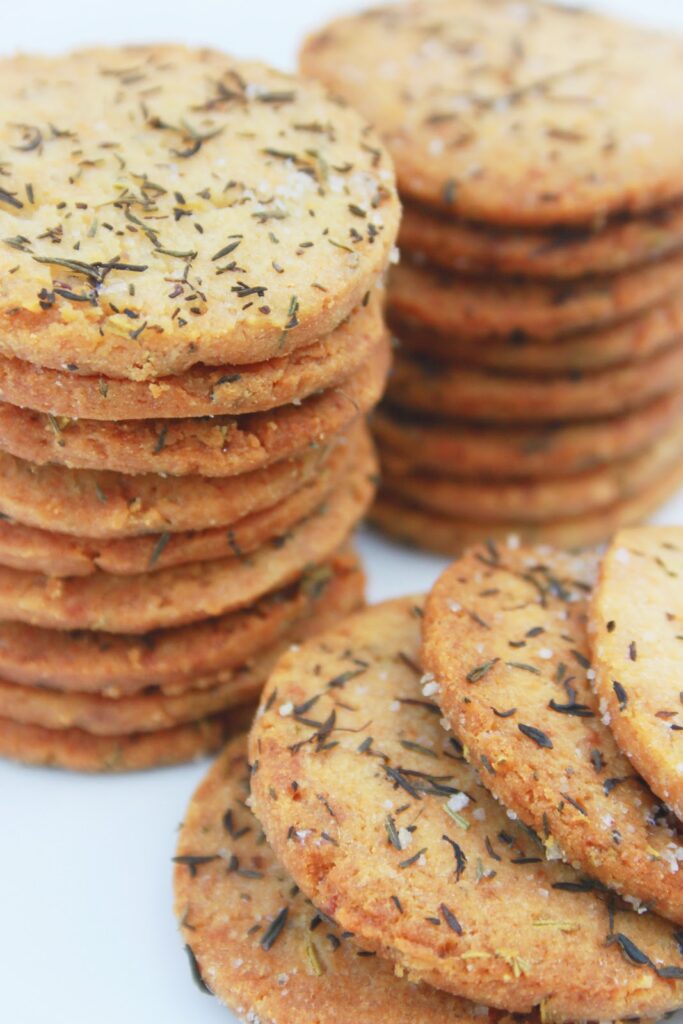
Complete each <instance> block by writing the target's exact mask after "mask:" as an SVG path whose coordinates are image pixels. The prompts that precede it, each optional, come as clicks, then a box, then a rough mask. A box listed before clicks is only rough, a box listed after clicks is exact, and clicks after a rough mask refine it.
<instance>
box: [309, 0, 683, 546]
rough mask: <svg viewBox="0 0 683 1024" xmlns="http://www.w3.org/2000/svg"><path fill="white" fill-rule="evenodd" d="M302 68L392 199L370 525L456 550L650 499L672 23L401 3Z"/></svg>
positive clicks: (341, 32)
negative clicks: (339, 105) (358, 123)
mask: <svg viewBox="0 0 683 1024" xmlns="http://www.w3.org/2000/svg"><path fill="white" fill-rule="evenodd" d="M379 54H381V55H382V56H379V57H378V55H379ZM302 66H303V68H304V70H305V71H306V72H307V73H308V74H310V75H312V76H314V77H317V78H319V79H321V80H322V81H324V82H325V83H326V84H327V85H328V86H330V87H331V88H332V90H333V91H334V92H335V93H337V94H338V95H341V96H343V97H344V98H345V99H346V100H348V101H349V102H351V103H353V104H354V105H356V106H357V107H358V109H359V110H361V111H363V113H364V114H365V115H366V116H368V117H369V119H370V120H371V121H372V122H373V123H374V124H375V126H376V127H377V128H378V130H379V131H380V132H381V134H382V135H383V137H384V139H385V142H386V143H387V145H388V147H389V150H390V152H391V153H392V156H393V157H394V160H395V162H396V166H397V174H398V179H399V188H400V190H401V193H402V196H403V199H404V201H405V216H404V220H403V225H402V230H401V234H400V245H401V250H402V260H401V264H400V266H399V267H397V268H396V270H395V271H394V272H393V274H392V279H391V282H390V288H389V320H390V324H391V327H392V328H393V331H394V333H395V336H396V343H397V356H396V365H395V372H394V375H393V378H392V380H391V383H390V386H389V390H388V395H387V400H386V403H385V405H384V407H383V408H382V410H381V413H380V414H379V415H378V416H377V417H376V420H375V423H376V436H377V439H378V442H379V446H380V455H381V461H382V463H383V476H384V485H383V489H382V492H381V495H380V499H379V502H378V504H377V505H376V506H375V509H374V512H373V516H374V519H375V521H376V522H377V524H378V525H380V526H381V527H383V528H384V529H386V530H387V531H388V532H389V533H391V534H393V535H395V536H397V537H400V538H403V539H406V540H410V541H412V542H415V543H418V544H420V545H423V546H426V547H431V548H435V549H437V550H441V551H444V552H457V551H459V550H460V549H461V548H462V546H463V545H465V544H467V543H469V542H472V541H474V540H476V539H477V538H480V537H482V536H494V537H495V536H499V535H500V536H505V535H507V534H509V533H510V532H511V531H514V532H515V533H517V534H519V535H520V536H522V537H523V538H525V539H527V540H533V541H550V542H556V543H559V544H564V545H571V546H574V545H584V544H590V543H593V542H597V541H599V540H602V539H604V538H605V537H606V536H607V535H608V534H610V533H611V532H612V531H613V530H614V529H615V528H616V527H618V526H619V525H622V524H624V523H631V522H634V521H637V520H640V519H642V518H643V517H645V516H646V515H648V514H649V513H650V512H651V511H652V510H654V509H655V508H656V507H657V506H658V505H659V504H660V503H661V502H662V501H664V500H665V499H666V498H667V496H668V495H670V494H671V493H672V492H673V491H674V489H675V488H676V487H677V486H678V485H679V484H680V483H681V480H682V479H683V468H682V461H681V460H682V455H683V419H682V411H681V410H682V405H681V399H682V397H683V394H682V393H683V255H682V249H683V202H682V200H683V108H681V105H680V103H678V101H677V99H676V97H677V96H678V95H680V91H681V88H682V87H683V42H682V41H681V40H680V39H679V38H676V37H674V36H671V35H669V36H664V35H658V34H655V33H651V32H646V31H643V30H639V29H636V28H634V27H632V26H629V25H625V24H622V23H620V22H617V21H614V20H611V19H608V18H605V17H600V16H597V15H594V14H591V13H587V12H585V11H577V10H575V9H573V8H570V7H568V6H561V5H558V6H551V5H545V4H542V3H537V2H535V0H523V2H521V3H510V2H508V0H488V2H486V3H481V2H479V0H417V2H415V3H409V4H405V5H397V6H387V7H383V8H379V9H375V10H373V11H369V12H367V13H365V14H361V15H358V16H356V17H351V18H349V19H346V20H342V21H339V22H336V23H334V24H332V25H331V26H330V27H329V28H327V29H325V30H323V31H322V32H321V33H320V34H318V35H316V36H314V37H312V38H311V39H310V40H309V41H308V42H307V44H306V45H305V47H304V50H303V54H302Z"/></svg>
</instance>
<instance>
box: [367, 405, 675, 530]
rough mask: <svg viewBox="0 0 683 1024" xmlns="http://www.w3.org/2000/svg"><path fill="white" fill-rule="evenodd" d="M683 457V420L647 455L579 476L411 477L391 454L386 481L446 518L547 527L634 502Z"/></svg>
mask: <svg viewBox="0 0 683 1024" xmlns="http://www.w3.org/2000/svg"><path fill="white" fill-rule="evenodd" d="M682 457H683V420H681V421H680V424H679V425H677V426H676V428H675V429H674V430H672V431H668V432H667V433H666V434H664V435H663V436H662V437H661V438H660V439H659V440H657V441H656V442H655V444H654V445H652V446H651V447H649V448H647V449H646V450H645V451H643V452H642V453H641V454H639V455H636V456H634V457H633V458H630V459H619V460H618V461H616V462H612V463H607V464H606V465H604V466H601V467H600V468H598V469H592V470H588V471H587V472H585V473H578V474H576V475H574V476H561V477H552V476H550V477H538V478H537V479H528V480H524V479H519V480H509V479H501V480H488V481H487V480H481V479H476V478H475V479H472V478H469V477H459V478H450V477H444V476H440V475H437V474H430V473H422V472H419V471H417V472H416V471H414V470H410V469H409V470H408V471H406V468H405V464H402V463H401V460H400V459H398V460H395V459H392V457H391V454H390V453H385V454H384V456H383V458H382V479H383V482H384V484H385V486H386V487H387V488H388V489H389V490H390V491H391V492H392V494H396V495H397V496H399V497H402V498H404V499H405V500H406V501H413V502H414V503H415V504H416V505H419V506H420V508H425V509H428V510H429V511H433V512H438V513H442V514H443V515H452V516H457V517H458V518H461V519H473V520H482V521H486V522H489V521H492V522H494V523H495V522H496V521H497V520H498V521H499V520H500V519H526V520H527V521H528V522H539V523H544V522H549V521H550V522H552V521H553V520H556V519H561V518H567V517H570V516H585V515H589V514H590V513H591V512H595V511H597V510H599V509H601V508H606V507H609V506H611V505H615V504H618V503H621V502H624V501H628V500H629V499H630V498H633V497H635V496H637V495H638V494H641V493H642V492H643V491H647V490H648V488H650V487H654V486H656V485H657V484H658V483H659V481H660V480H662V479H664V478H666V477H668V476H669V475H670V474H671V472H672V470H674V469H675V468H676V467H677V466H678V465H679V464H680V463H681V460H682Z"/></svg>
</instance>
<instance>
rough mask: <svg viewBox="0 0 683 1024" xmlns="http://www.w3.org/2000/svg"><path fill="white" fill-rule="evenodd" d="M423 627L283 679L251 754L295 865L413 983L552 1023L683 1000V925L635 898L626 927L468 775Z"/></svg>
mask: <svg viewBox="0 0 683 1024" xmlns="http://www.w3.org/2000/svg"><path fill="white" fill-rule="evenodd" d="M420 622H421V608H420V602H419V601H418V600H416V599H410V598H405V599H402V600H399V601H393V602H389V603H387V604H383V605H378V606H376V607H374V608H370V609H368V610H367V611H364V612H361V613H360V614H358V615H355V616H352V617H351V618H350V619H348V620H347V621H346V622H345V623H342V624H341V625H340V626H338V627H337V628H336V629H334V630H331V631H328V632H327V633H325V634H323V635H322V636H321V637H320V638H318V639H317V640H313V641H311V642H309V643H308V644H305V645H304V646H303V647H301V648H300V649H299V650H298V651H296V652H291V653H289V654H287V655H285V657H284V658H283V659H282V660H281V661H280V663H279V665H278V667H277V668H276V670H275V672H274V673H273V674H272V675H271V678H270V680H269V682H268V684H267V686H266V689H265V691H264V694H263V697H262V700H261V708H260V711H259V714H258V715H257V718H256V720H255V723H254V726H253V727H252V732H251V736H250V743H249V756H250V760H251V762H252V764H253V774H252V806H253V810H254V812H255V813H256V816H257V818H258V819H259V821H260V822H261V824H262V825H263V828H264V831H265V833H266V836H267V838H268V840H269V842H270V843H271V845H272V846H273V849H274V851H275V853H276V856H277V857H278V859H279V860H280V861H281V862H282V863H283V864H284V866H285V868H286V869H287V871H288V872H290V873H291V875H292V877H293V878H294V881H295V882H296V883H297V884H298V885H299V886H300V887H301V889H302V890H303V892H304V894H305V895H308V896H309V897H311V898H313V899H314V900H315V902H316V905H317V906H318V908H319V909H320V910H321V911H322V912H323V913H325V914H329V915H330V916H332V917H333V918H334V919H335V921H336V922H337V923H338V925H339V926H340V927H341V928H343V929H344V930H348V931H351V932H353V933H354V935H355V938H356V941H358V942H359V943H360V944H361V945H363V946H365V947H367V948H368V949H370V950H374V951H377V952H379V953H381V954H382V955H385V956H389V957H390V958H391V959H394V960H396V962H397V965H398V968H399V970H400V971H401V972H402V973H405V974H406V975H407V976H408V977H410V978H416V979H422V980H425V981H428V982H431V983H433V984H436V985H437V987H441V988H444V989H445V990H447V991H453V992H456V993H457V994H460V995H464V996H467V997H469V998H472V999H475V1000H477V1001H478V1002H488V1003H491V1004H492V1005H497V1006H499V1007H503V1008H505V1009H511V1010H514V1011H516V1012H523V1013H524V1012H528V1011H530V1010H531V1009H532V1008H533V1007H534V1006H537V1005H541V1007H542V1013H543V1019H545V1020H553V1021H554V1020H571V1019H602V1018H613V1017H619V1016H621V1015H622V1014H623V1015H631V1014H634V1015H637V1014H640V1013H646V1012H653V1013H657V1012H661V1011H663V1010H666V1009H668V1008H673V1007H674V1006H676V1005H678V1004H680V1001H681V996H682V995H683V984H682V982H681V981H680V980H679V981H674V980H672V979H666V978H662V977H660V976H659V975H658V974H657V971H656V967H657V966H659V967H660V969H661V968H663V967H664V966H666V967H675V968H676V974H677V975H680V974H681V967H683V958H682V956H681V952H680V949H679V948H678V946H677V944H676V942H675V941H674V936H673V926H672V925H671V924H669V923H665V922H664V921H662V920H661V919H660V918H657V917H656V916H655V915H654V914H646V915H642V916H640V915H637V914H635V913H633V909H632V908H631V907H627V908H622V907H621V905H620V904H616V905H615V906H614V908H613V910H614V916H613V917H612V918H611V916H610V912H609V910H608V906H607V904H606V903H605V901H604V900H603V899H601V898H600V894H599V893H597V892H594V891H592V890H590V889H589V887H587V886H584V885H582V884H581V881H580V876H579V875H577V874H576V873H575V872H574V871H573V870H572V869H571V868H569V867H567V866H565V865H563V864H561V863H560V862H557V861H554V862H551V861H546V860H544V859H543V850H542V845H541V844H539V842H538V841H537V840H536V839H535V837H532V836H531V835H530V834H529V833H528V832H527V831H525V830H524V829H523V828H522V827H521V826H520V824H519V823H517V822H515V821H513V820H510V818H509V817H508V815H506V813H505V811H504V810H503V809H502V808H501V807H500V806H499V804H497V803H496V801H495V800H493V798H492V797H491V796H490V794H489V793H488V791H487V790H486V789H485V788H484V786H483V785H482V783H481V780H480V779H479V777H478V776H477V774H476V772H475V771H474V770H473V769H472V768H470V767H469V766H468V765H467V764H466V763H465V761H464V760H463V758H462V748H461V747H460V745H459V744H458V742H457V740H455V738H454V737H453V735H452V734H451V733H449V732H447V731H445V730H444V728H443V726H442V724H441V720H440V712H439V710H438V707H437V706H436V705H435V704H434V703H433V701H432V699H431V694H432V690H431V688H430V687H429V684H428V682H427V681H425V682H423V683H421V677H422V670H421V668H420V665H419V662H418V658H419V653H420ZM465 797H467V805H466V807H465V808H463V806H462V805H463V800H464V798H465ZM577 889H578V891H575V890H577ZM617 936H621V939H620V938H617ZM624 942H625V943H626V944H627V948H630V943H633V944H634V946H635V947H636V948H637V949H639V950H640V951H641V956H647V957H649V958H650V964H651V965H652V966H649V965H648V966H644V965H643V966H640V967H637V966H636V965H635V964H634V963H633V962H632V960H630V959H629V958H628V957H627V956H625V955H624V953H623V948H624V947H623V943H624Z"/></svg>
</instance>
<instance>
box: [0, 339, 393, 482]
mask: <svg viewBox="0 0 683 1024" xmlns="http://www.w3.org/2000/svg"><path fill="white" fill-rule="evenodd" d="M389 358H390V352H389V343H388V340H387V339H383V340H382V342H381V344H380V345H379V346H378V348H377V350H376V352H375V353H374V354H373V356H372V358H371V359H370V360H369V361H368V363H367V365H366V366H365V367H363V368H362V369H361V370H359V371H358V372H357V373H355V374H353V375H352V376H351V377H350V378H349V379H348V380H346V381H344V382H343V383H342V384H340V385H339V386H338V387H336V388H332V389H331V390H330V391H324V392H323V393H322V394H320V395H312V396H311V397H310V398H307V399H306V400H305V401H303V402H302V403H301V405H287V406H283V407H282V408H280V409H276V410H273V411H271V412H263V413H253V414H251V415H249V414H247V415H245V416H221V417H216V418H215V419H212V418H209V417H205V418H203V419H191V420H145V421H135V420H126V421H121V422H119V423H101V422H98V421H96V420H69V419H66V420H64V419H59V418H56V417H54V416H49V415H43V414H42V413H36V412H31V411H30V410H28V409H18V408H17V407H15V406H12V405H8V404H7V403H4V402H0V450H2V451H6V452H9V453H10V454H12V455H16V456H17V457H18V458H21V459H26V460H27V461H29V462H34V463H36V464H38V465H43V464H45V463H55V464H57V465H61V466H68V467H71V468H77V469H95V470H111V471H114V472H119V473H126V474H143V473H160V474H161V473H164V474H168V475H169V476H188V475H199V476H207V477H213V476H218V477H223V476H237V475H239V474H241V473H249V472H252V471H253V470H256V469H262V468H263V467H264V466H270V465H272V464H273V463H275V462H279V461H280V460H282V459H289V458H291V457H292V456H296V455H301V454H302V452H304V451H306V450H308V449H309V448H312V447H316V446H319V445H322V444H324V443H325V442H326V441H328V440H329V439H330V438H332V437H334V436H335V435H337V434H339V433H341V432H343V431H344V430H347V429H348V428H349V427H350V426H351V424H352V423H354V422H355V421H356V420H357V419H358V418H359V417H360V416H362V415H363V414H364V413H366V412H368V411H369V410H370V409H371V408H372V407H373V406H374V405H375V404H376V403H377V402H378V401H379V399H380V397H381V395H382V392H383V390H384V386H385V382H386V375H387V370H388V368H389Z"/></svg>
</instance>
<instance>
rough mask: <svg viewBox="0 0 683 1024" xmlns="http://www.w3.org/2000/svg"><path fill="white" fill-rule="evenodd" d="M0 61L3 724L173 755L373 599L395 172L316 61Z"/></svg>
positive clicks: (222, 728)
mask: <svg viewBox="0 0 683 1024" xmlns="http://www.w3.org/2000/svg"><path fill="white" fill-rule="evenodd" d="M0 83H1V85H2V93H3V96H4V105H5V107H4V109H5V115H4V118H3V124H2V126H1V128H0V139H1V143H0V144H1V147H2V163H1V177H0V224H1V231H0V238H1V239H2V241H1V242H0V466H1V470H2V480H3V483H2V487H1V488H0V516H1V522H0V752H2V753H3V754H5V755H7V756H10V757H15V758H17V759H20V760H24V761H30V762H35V763H53V764H58V765H62V766H65V767H72V768H79V769H85V770H97V769H111V770H113V769H125V768H139V767H147V766H151V765H155V764H161V763H171V762H175V761H181V760H185V759H187V758H190V757H192V756H195V755H198V754H200V753H203V752H204V751H206V750H208V749H212V748H215V747H216V746H217V745H218V744H219V743H220V741H221V739H222V737H223V735H224V734H225V732H226V730H227V729H228V728H229V727H231V726H233V725H234V724H235V722H239V721H241V720H242V716H241V712H240V710H239V709H240V708H241V707H242V706H243V705H245V704H247V703H248V702H250V701H251V702H253V700H254V699H255V698H256V697H257V695H258V693H259V691H260V687H261V685H262V683H263V681H264V680H265V678H266V677H267V674H268V672H269V670H270V668H271V667H272V665H273V663H274V661H275V659H276V658H277V656H278V655H279V653H280V652H281V651H282V650H283V649H285V648H286V647H288V646H289V645H290V644H291V643H292V642H293V641H295V640H299V639H302V638H303V637H305V636H307V635H309V634H310V633H312V632H314V631H315V630H316V629H319V628H321V626H324V625H328V624H330V623H331V622H333V621H335V620H336V618H337V617H339V616H340V615H342V614H344V613H347V612H348V611H350V610H351V609H353V608H355V607H357V606H358V605H359V604H360V603H361V602H362V598H363V575H362V571H361V568H360V566H359V563H358V560H357V557H356V555H355V554H354V552H353V550H352V549H351V548H350V547H349V537H350V534H351V533H352V531H353V529H354V527H355V525H356V524H357V522H358V521H359V520H360V519H361V518H362V516H363V514H364V512H365V510H366V508H367V506H368V504H369V503H370V501H371V499H372V496H373V480H374V477H375V464H374V457H373V453H372V445H371V442H370V440H369V437H368V434H367V428H366V426H365V415H366V414H367V413H368V412H369V411H370V409H371V408H372V406H373V405H374V404H375V403H376V402H377V401H378V399H379V397H380V395H381V392H382V389H383V386H384V382H385V377H386V373H387V369H388V361H389V342H388V339H387V337H386V330H385V327H384V325H383V318H382V276H383V274H384V271H385V268H386V265H387V263H388V260H389V255H390V252H391V250H392V247H393V245H394V241H395V235H396V231H397V221H398V201H397V198H396V194H395V189H394V184H393V178H392V172H391V170H390V165H389V162H388V158H387V157H386V155H385V153H384V151H383V150H382V148H381V145H380V144H379V143H378V142H377V141H376V139H375V138H374V136H373V135H372V134H371V133H370V132H369V131H368V129H367V127H366V126H365V125H364V123H363V122H362V121H361V119H360V118H359V117H358V116H357V115H356V114H355V113H353V112H352V111H350V110H347V109H345V108H344V107H342V106H341V105H339V104H338V103H333V102H331V101H330V100H328V98H327V97H326V95H325V93H324V92H323V90H322V89H320V88H319V87H318V86H316V85H312V84H305V83H301V82H300V81H297V80H295V79H291V78H289V77H287V76H284V75H281V74H279V73H276V72H273V71H271V70H269V69H267V68H264V67H262V66H260V65H255V64H242V63H236V62H235V61H233V60H231V59H229V58H227V57H224V56H221V55H220V54H217V53H214V52H208V51H206V52H192V51H188V50H185V49H183V48H180V47H177V48H176V47H144V48H135V49H124V50H100V51H88V52H85V51H84V52H80V53H77V54H74V55H71V56H68V57H65V58H59V59H47V58H30V57H18V58H16V59H13V60H8V61H5V62H4V63H2V65H0Z"/></svg>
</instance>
